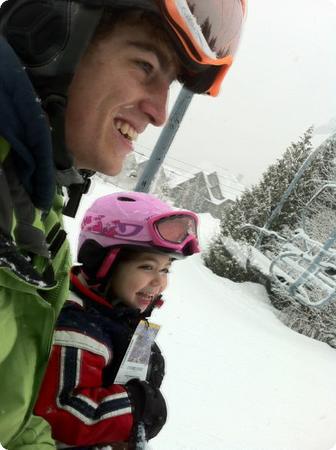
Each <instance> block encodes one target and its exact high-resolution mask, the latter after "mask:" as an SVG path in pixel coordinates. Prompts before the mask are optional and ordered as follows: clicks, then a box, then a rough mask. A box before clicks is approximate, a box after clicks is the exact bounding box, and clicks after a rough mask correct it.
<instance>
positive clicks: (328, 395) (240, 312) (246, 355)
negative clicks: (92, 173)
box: [0, 181, 336, 450]
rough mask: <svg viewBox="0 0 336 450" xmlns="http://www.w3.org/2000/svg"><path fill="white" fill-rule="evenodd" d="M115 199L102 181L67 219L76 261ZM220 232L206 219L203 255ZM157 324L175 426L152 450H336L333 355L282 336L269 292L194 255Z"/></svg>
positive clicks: (176, 277)
mask: <svg viewBox="0 0 336 450" xmlns="http://www.w3.org/2000/svg"><path fill="white" fill-rule="evenodd" d="M111 190H113V187H111V185H107V184H104V183H101V182H99V181H96V182H95V186H94V196H93V195H90V194H89V195H87V196H86V197H85V198H84V200H83V204H82V205H81V209H80V213H79V214H78V217H77V218H76V219H66V224H65V225H66V227H67V229H68V231H69V236H70V242H71V245H72V248H73V252H75V248H76V240H77V234H78V229H79V224H80V220H81V216H82V214H83V211H84V210H85V208H87V207H88V206H89V205H90V204H91V203H92V202H93V200H94V198H96V197H98V196H100V195H105V194H108V193H109V192H111ZM217 228H218V221H216V220H215V219H213V218H212V217H211V216H210V215H207V214H206V215H202V216H201V230H200V232H201V236H200V237H201V244H202V245H203V247H205V246H206V245H207V243H208V241H209V239H210V238H211V236H212V235H213V234H214V232H215V231H216V230H217ZM152 320H153V321H154V322H156V323H159V324H161V325H162V328H161V330H160V332H159V336H158V342H159V345H160V346H161V349H162V351H163V353H164V355H165V358H166V377H165V379H164V383H163V386H162V390H163V392H164V395H165V397H166V399H167V403H168V414H169V417H168V421H167V424H166V426H165V427H164V428H163V430H162V431H161V433H160V434H159V436H158V437H157V438H155V439H154V440H152V441H151V443H150V446H149V447H150V449H151V450H336V427H335V423H336V351H335V350H333V349H332V348H330V347H329V346H327V345H326V344H323V343H321V342H318V341H314V340H312V339H309V338H307V337H305V336H302V335H300V334H297V333H295V332H293V331H292V330H290V329H288V328H286V327H285V326H284V325H283V324H282V323H281V322H280V321H279V320H278V319H277V317H276V315H275V313H274V310H273V308H272V307H271V305H270V304H269V302H268V298H267V295H266V292H265V290H264V289H263V287H261V286H259V285H257V284H254V283H243V284H237V283H233V282H231V281H230V280H227V279H222V278H219V277H217V276H216V275H214V274H213V273H212V272H210V271H209V270H208V269H207V268H205V267H204V266H203V264H202V260H201V256H200V255H194V256H192V257H190V258H188V259H186V260H184V261H177V262H175V263H174V264H173V268H172V271H171V275H170V283H169V287H168V289H167V290H166V293H165V304H164V306H163V307H162V308H161V309H160V310H158V311H157V312H155V315H153V317H152ZM0 448H1V445H0Z"/></svg>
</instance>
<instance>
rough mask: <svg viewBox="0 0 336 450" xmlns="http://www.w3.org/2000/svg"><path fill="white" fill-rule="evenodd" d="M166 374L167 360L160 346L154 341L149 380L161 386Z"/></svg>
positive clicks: (153, 384) (155, 385)
mask: <svg viewBox="0 0 336 450" xmlns="http://www.w3.org/2000/svg"><path fill="white" fill-rule="evenodd" d="M164 375H165V360H164V357H163V356H162V353H161V350H160V348H159V346H158V345H157V344H156V343H155V342H154V344H153V345H152V353H151V356H150V360H149V366H148V372H147V381H148V382H149V383H150V384H151V385H152V386H153V387H156V388H159V387H160V386H161V383H162V380H163V377H164Z"/></svg>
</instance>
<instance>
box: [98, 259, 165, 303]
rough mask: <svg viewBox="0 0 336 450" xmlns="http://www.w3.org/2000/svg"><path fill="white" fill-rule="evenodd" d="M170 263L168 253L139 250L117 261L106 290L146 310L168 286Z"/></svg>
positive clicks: (125, 301)
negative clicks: (135, 253)
mask: <svg viewBox="0 0 336 450" xmlns="http://www.w3.org/2000/svg"><path fill="white" fill-rule="evenodd" d="M170 266H171V258H170V257H169V256H166V255H161V254H157V253H150V252H143V253H139V254H138V255H136V256H135V258H133V259H132V260H131V261H125V262H121V263H119V264H118V266H117V267H116V270H115V271H114V273H113V277H112V278H111V281H110V283H109V285H108V288H107V292H108V293H109V295H111V294H112V295H113V296H115V297H117V298H120V299H121V300H122V301H123V302H124V303H125V304H126V305H128V306H131V307H133V308H139V309H140V310H141V311H144V310H145V309H146V308H147V306H148V305H149V304H150V303H151V302H152V300H153V299H154V297H156V296H157V295H159V294H161V292H163V291H164V290H165V288H166V286H167V278H168V273H169V268H170Z"/></svg>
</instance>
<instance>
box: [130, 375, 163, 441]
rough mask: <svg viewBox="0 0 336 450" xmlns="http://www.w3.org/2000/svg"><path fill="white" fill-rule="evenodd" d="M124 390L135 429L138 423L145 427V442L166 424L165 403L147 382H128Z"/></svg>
mask: <svg viewBox="0 0 336 450" xmlns="http://www.w3.org/2000/svg"><path fill="white" fill-rule="evenodd" d="M125 387H126V389H127V392H128V395H129V397H130V400H131V404H132V407H133V414H134V422H135V427H134V430H136V429H137V425H138V423H139V422H142V423H143V424H144V426H145V431H146V438H147V440H149V439H152V438H153V437H155V436H156V435H157V434H158V433H159V432H160V430H161V428H162V427H163V425H164V424H165V423H166V419H167V408H166V402H165V400H164V398H163V396H162V394H161V392H160V391H159V389H157V388H156V387H154V386H151V385H150V383H148V382H147V381H140V380H137V379H133V380H130V381H129V382H128V383H127V384H126V386H125Z"/></svg>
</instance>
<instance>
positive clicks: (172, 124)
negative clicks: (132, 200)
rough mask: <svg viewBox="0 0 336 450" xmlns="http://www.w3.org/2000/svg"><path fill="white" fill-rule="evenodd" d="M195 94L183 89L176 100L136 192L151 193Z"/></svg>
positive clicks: (136, 187)
mask: <svg viewBox="0 0 336 450" xmlns="http://www.w3.org/2000/svg"><path fill="white" fill-rule="evenodd" d="M193 95H194V94H193V93H192V92H191V91H189V89H187V88H185V87H183V88H182V89H181V91H180V93H179V95H178V97H177V99H176V102H175V104H174V106H173V109H172V111H171V113H170V115H169V118H168V121H167V123H166V125H165V126H164V128H163V130H162V132H161V134H160V136H159V139H158V141H157V143H156V145H155V147H154V150H153V152H152V154H151V156H150V158H149V160H148V161H147V164H146V166H145V168H144V171H143V173H142V175H141V177H140V178H139V180H138V182H137V184H136V186H135V188H134V190H135V191H137V192H149V190H150V187H151V184H152V182H153V180H154V177H155V175H156V173H157V171H158V170H159V168H160V166H161V164H162V163H163V160H164V159H165V157H166V154H167V153H168V150H169V147H170V145H171V143H172V141H173V139H174V137H175V134H176V133H177V130H178V129H179V126H180V124H181V122H182V119H183V117H184V114H185V112H186V111H187V109H188V106H189V104H190V102H191V100H192V98H193Z"/></svg>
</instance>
